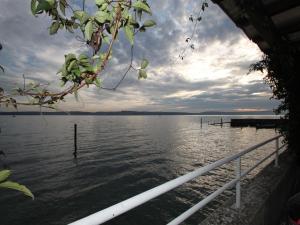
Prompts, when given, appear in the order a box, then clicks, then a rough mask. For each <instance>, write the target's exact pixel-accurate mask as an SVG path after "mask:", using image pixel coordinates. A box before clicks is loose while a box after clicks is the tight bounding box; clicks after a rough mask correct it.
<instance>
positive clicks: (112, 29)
mask: <svg viewBox="0 0 300 225" xmlns="http://www.w3.org/2000/svg"><path fill="white" fill-rule="evenodd" d="M31 12H32V14H33V15H34V16H36V17H38V16H39V15H40V14H46V15H49V16H50V18H51V23H50V26H49V34H50V35H55V34H56V33H57V32H59V31H60V30H62V29H65V30H66V31H67V32H70V33H74V31H77V32H76V36H77V34H78V31H79V33H81V37H80V39H81V40H82V41H84V42H85V43H86V45H87V46H88V47H89V48H90V50H91V51H90V53H91V54H90V53H85V54H83V53H81V54H79V55H76V54H74V53H69V54H67V55H65V62H64V64H63V65H62V67H61V68H60V69H59V71H58V74H59V75H60V79H61V85H62V87H65V89H64V90H63V91H60V92H54V93H52V92H51V91H49V90H47V89H46V88H45V87H44V86H43V85H41V84H32V83H31V84H26V82H25V77H24V86H23V87H22V88H18V89H16V93H17V94H18V95H21V96H27V97H31V99H30V101H29V102H28V103H21V102H17V101H16V100H15V99H14V98H11V97H9V95H8V94H7V93H6V92H5V91H4V90H3V89H2V92H1V93H2V94H1V95H0V105H1V103H2V104H4V105H12V106H14V107H17V105H39V106H46V107H50V108H51V107H52V106H53V104H55V103H57V102H59V101H63V100H64V98H65V96H66V95H68V94H74V95H75V97H76V96H77V92H78V90H79V89H81V88H83V87H85V86H87V87H88V86H89V85H95V86H97V87H100V88H102V87H101V80H100V75H101V73H102V72H103V70H104V68H105V66H106V65H107V63H108V61H109V60H110V59H111V58H112V49H113V45H114V43H115V42H116V41H117V39H118V36H119V34H120V32H119V31H120V30H123V31H124V34H125V37H126V38H127V39H128V42H129V44H130V45H131V46H134V40H135V36H136V35H137V34H138V33H139V32H145V31H146V30H147V29H149V28H151V27H153V26H155V25H156V23H155V21H153V20H151V19H148V20H145V21H144V20H143V16H144V14H149V15H152V11H151V8H150V6H149V4H148V3H147V1H146V0H133V1H131V0H118V1H111V0H94V5H93V7H88V9H86V7H85V1H84V0H83V5H82V8H78V5H76V4H75V3H74V2H73V1H70V0H31ZM74 36H75V33H74ZM77 39H78V38H77ZM132 57H133V54H131V59H130V62H131V64H130V66H129V70H130V69H135V68H134V66H133V65H132V63H133V60H132ZM147 65H148V63H147ZM147 65H146V66H144V68H143V69H142V70H143V71H142V72H141V69H135V70H137V71H138V78H146V77H147V74H146V71H145V68H146V67H147ZM0 69H3V68H2V67H0ZM127 73H128V71H126V73H125V76H126V74H127ZM125 76H123V78H122V80H123V79H124V77H125ZM118 85H119V83H118V84H117V85H116V87H117V86H118ZM116 87H114V88H111V90H115V89H116ZM104 89H108V88H104Z"/></svg>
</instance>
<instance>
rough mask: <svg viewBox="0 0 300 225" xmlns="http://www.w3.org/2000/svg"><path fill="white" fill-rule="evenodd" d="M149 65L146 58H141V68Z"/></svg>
mask: <svg viewBox="0 0 300 225" xmlns="http://www.w3.org/2000/svg"><path fill="white" fill-rule="evenodd" d="M148 65H149V61H148V60H147V59H143V60H142V63H141V68H142V69H145V68H146V67H147V66H148Z"/></svg>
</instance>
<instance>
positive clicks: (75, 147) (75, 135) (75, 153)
mask: <svg viewBox="0 0 300 225" xmlns="http://www.w3.org/2000/svg"><path fill="white" fill-rule="evenodd" d="M73 155H74V157H75V158H77V124H76V123H75V124H74V152H73Z"/></svg>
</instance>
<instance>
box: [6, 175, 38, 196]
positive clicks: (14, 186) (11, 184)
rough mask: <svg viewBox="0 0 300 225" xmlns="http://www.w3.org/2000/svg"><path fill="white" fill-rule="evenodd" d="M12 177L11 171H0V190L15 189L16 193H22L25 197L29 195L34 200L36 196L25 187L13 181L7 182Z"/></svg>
mask: <svg viewBox="0 0 300 225" xmlns="http://www.w3.org/2000/svg"><path fill="white" fill-rule="evenodd" d="M10 175H11V171H10V170H0V188H7V189H13V190H16V191H20V192H22V193H23V194H24V195H27V196H29V197H31V198H32V199H34V195H33V194H32V193H31V191H30V190H29V189H28V188H27V187H25V186H24V185H21V184H18V183H16V182H13V181H9V180H7V179H8V177H9V176H10Z"/></svg>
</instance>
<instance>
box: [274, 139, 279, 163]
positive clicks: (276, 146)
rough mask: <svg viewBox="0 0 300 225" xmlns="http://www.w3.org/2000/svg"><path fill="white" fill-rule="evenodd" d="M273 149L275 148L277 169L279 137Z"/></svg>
mask: <svg viewBox="0 0 300 225" xmlns="http://www.w3.org/2000/svg"><path fill="white" fill-rule="evenodd" d="M275 148H276V154H275V167H278V166H279V164H278V156H279V137H278V138H276V140H275Z"/></svg>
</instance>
